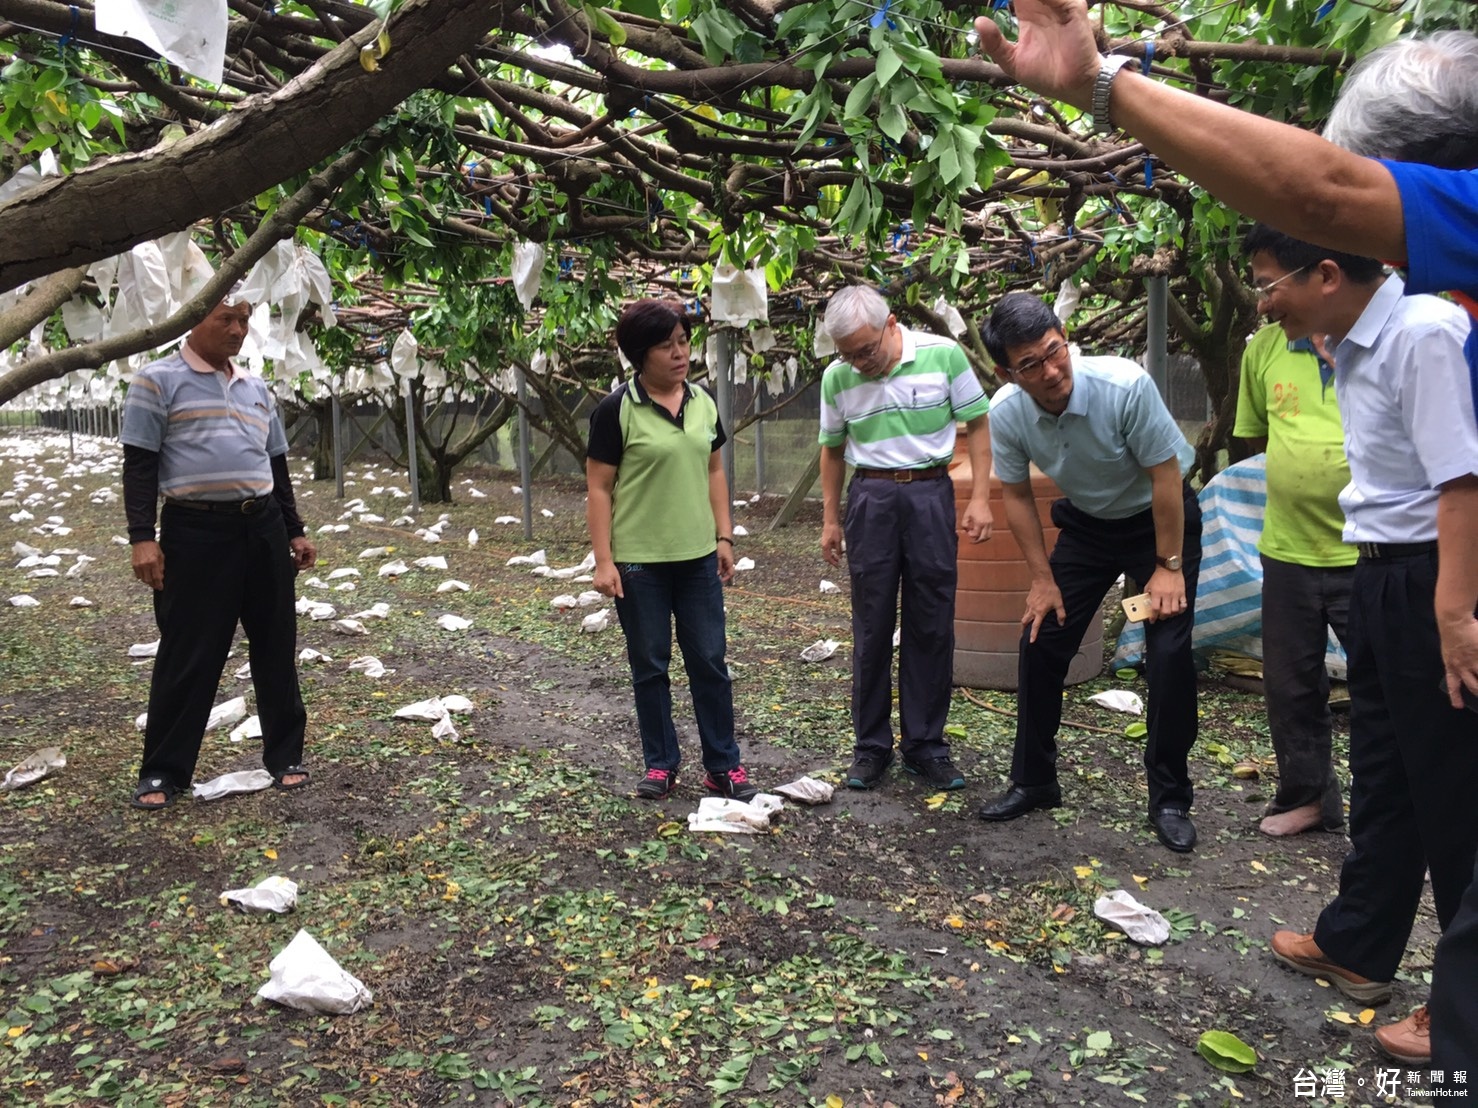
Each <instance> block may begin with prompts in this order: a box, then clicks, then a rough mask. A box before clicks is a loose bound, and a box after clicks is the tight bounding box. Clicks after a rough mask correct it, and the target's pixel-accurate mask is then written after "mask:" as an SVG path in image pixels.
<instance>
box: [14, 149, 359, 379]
mask: <svg viewBox="0 0 1478 1108" xmlns="http://www.w3.org/2000/svg"><path fill="white" fill-rule="evenodd" d="M384 142H385V135H383V134H377V135H373V136H372V137H371V139H370V140H369V141H368V142H367V143H366V144H365V145H364V146H361V147H360V148H359V149H357V150H354V151H352V152H350V153H348V154H345V155H344V156H343V157H342V158H340V159H339V160H338V161H336V162H334V163H333V164H332V165H331V166H329V167H328V168H327V169H325V170H324V171H323V172H321V173H316V174H314V175H313V176H312V177H310V178H309V179H308V181H307V183H306V184H304V185H303V187H302V188H300V189H298V191H297V192H295V193H293V194H292V196H290V197H288V199H286V200H284V201H283V202H282V203H281V204H279V205H278V206H277V210H276V211H275V212H273V213H272V215H271V216H270V217H269V218H268V219H266V220H264V221H263V222H262V225H261V226H260V227H258V228H257V231H256V233H255V234H254V235H252V237H251V238H249V239H247V240H246V242H245V243H244V244H243V245H242V247H241V249H239V250H238V251H236V253H235V254H232V255H231V257H230V258H228V259H226V260H225V261H224V262H222V263H221V268H220V269H218V270H216V273H215V276H213V277H212V278H211V279H210V280H209V281H207V282H206V284H205V287H204V288H202V289H201V290H200V291H199V292H198V293H196V294H195V296H194V298H193V299H191V300H190V301H189V302H188V303H186V304H184V305H182V306H181V307H180V310H179V311H177V312H175V314H174V315H172V316H170V317H169V319H167V320H165V321H164V322H163V323H157V324H150V325H149V326H147V327H141V328H139V329H138V330H137V331H130V332H129V333H128V334H126V335H114V336H113V337H112V338H107V339H101V340H99V341H98V342H92V343H88V344H86V345H84V346H71V347H68V348H67V349H65V350H56V351H53V352H52V353H50V354H44V355H42V356H41V357H39V358H32V359H30V360H29V361H26V362H22V363H21V364H20V365H18V366H16V367H15V368H14V369H13V370H11V371H10V372H9V373H7V374H6V375H5V376H4V377H3V378H0V404H5V403H7V402H8V401H10V400H12V399H14V398H15V397H17V396H19V395H20V394H21V393H23V392H25V391H26V390H27V389H29V388H34V387H35V386H36V385H39V384H42V383H43V382H45V381H51V380H54V379H56V378H58V377H61V376H64V375H65V374H67V373H70V372H71V371H72V370H74V369H97V368H98V367H99V366H101V365H103V364H104V363H106V362H111V361H113V360H114V359H115V358H126V357H128V356H129V355H130V354H137V353H139V352H140V351H143V350H156V349H158V348H159V347H161V346H163V345H164V344H165V343H167V342H169V341H170V340H171V339H175V338H178V337H179V336H180V335H183V334H184V333H185V332H186V331H188V330H189V329H190V328H191V327H193V326H195V324H197V323H199V322H200V321H201V320H202V319H204V318H205V317H206V316H207V315H209V314H210V311H211V309H212V308H214V307H215V306H216V305H217V304H218V303H220V301H221V298H222V297H223V296H225V295H226V293H227V292H228V291H229V290H230V288H231V286H232V285H234V284H235V283H236V282H237V281H239V280H241V278H242V277H244V276H245V275H246V271H247V270H248V269H250V268H251V266H253V265H254V264H255V263H256V262H257V261H258V260H259V259H260V258H262V257H263V256H264V255H265V254H266V253H267V251H268V250H270V249H271V248H272V247H273V246H275V245H276V244H277V242H278V241H279V240H281V239H284V238H287V237H288V236H289V235H291V234H292V233H293V230H294V228H296V227H297V225H298V223H299V222H300V221H301V220H302V219H303V217H304V216H306V215H307V214H308V213H309V212H310V211H311V210H312V209H313V208H315V207H317V206H318V204H320V203H321V202H322V201H323V200H324V199H326V198H327V197H328V196H330V195H331V194H332V193H333V192H334V191H335V190H336V189H338V187H339V186H340V185H342V184H343V183H344V182H345V181H347V180H348V179H349V178H350V177H351V176H353V175H354V174H355V173H357V172H359V170H360V169H362V168H363V167H364V166H365V165H366V164H367V163H368V162H369V161H370V159H371V158H372V157H374V156H375V155H376V154H378V153H379V151H380V147H381V146H382V145H383V144H384Z"/></svg>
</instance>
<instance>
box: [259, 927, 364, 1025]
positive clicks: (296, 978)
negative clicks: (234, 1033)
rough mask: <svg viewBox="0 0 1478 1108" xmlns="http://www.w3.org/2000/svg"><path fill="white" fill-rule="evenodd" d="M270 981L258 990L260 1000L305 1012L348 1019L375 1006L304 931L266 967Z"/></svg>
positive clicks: (350, 974) (349, 976)
mask: <svg viewBox="0 0 1478 1108" xmlns="http://www.w3.org/2000/svg"><path fill="white" fill-rule="evenodd" d="M269 968H270V969H271V970H272V980H270V981H268V982H267V983H266V984H265V985H263V986H262V987H261V988H260V989H258V990H257V996H259V997H261V998H262V999H263V1000H272V1001H276V1002H277V1003H278V1004H283V1005H286V1006H287V1007H289V1008H297V1009H299V1010H300V1011H304V1012H326V1013H328V1014H329V1015H335V1016H347V1015H351V1014H352V1013H354V1012H357V1011H359V1010H360V1009H361V1008H363V1007H365V1006H366V1005H369V1004H371V1003H373V1002H374V999H375V994H374V993H372V992H370V991H369V990H368V989H366V988H365V987H364V985H363V984H361V983H360V981H359V979H358V978H357V977H355V976H354V975H353V974H352V973H349V972H348V971H347V970H345V969H344V968H343V967H342V966H340V965H339V963H338V962H335V961H334V959H333V955H331V954H330V953H329V952H328V951H326V950H324V949H323V947H321V946H319V945H318V940H317V939H315V938H314V937H313V936H312V935H310V934H308V932H306V931H299V932H298V933H297V934H296V935H294V936H293V941H292V942H290V943H288V944H287V946H285V947H283V948H282V952H281V953H280V954H278V955H277V957H276V958H273V959H272V964H271V966H270V967H269Z"/></svg>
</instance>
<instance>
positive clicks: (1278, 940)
mask: <svg viewBox="0 0 1478 1108" xmlns="http://www.w3.org/2000/svg"><path fill="white" fill-rule="evenodd" d="M1272 948H1273V957H1274V958H1276V959H1278V961H1280V962H1282V963H1283V964H1284V965H1285V966H1287V967H1288V968H1289V969H1291V970H1298V972H1299V973H1307V974H1309V975H1310V976H1311V977H1323V978H1326V979H1327V980H1329V981H1331V982H1333V984H1334V987H1335V988H1336V989H1338V990H1339V991H1340V992H1342V993H1344V994H1345V996H1347V997H1349V998H1350V999H1351V1000H1358V1001H1360V1003H1362V1004H1384V1003H1385V1002H1386V1001H1388V1000H1390V999H1391V983H1390V982H1389V981H1372V980H1370V978H1368V977H1361V976H1360V975H1359V974H1358V973H1352V972H1351V971H1350V970H1347V969H1345V968H1344V967H1343V966H1337V965H1335V964H1334V963H1333V962H1331V961H1330V960H1329V959H1328V958H1326V957H1324V952H1323V951H1322V950H1320V949H1319V946H1318V944H1317V943H1315V942H1314V936H1313V935H1300V934H1299V933H1298V932H1297V931H1276V932H1274V933H1273V942H1272Z"/></svg>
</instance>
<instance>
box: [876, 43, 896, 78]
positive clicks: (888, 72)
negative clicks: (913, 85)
mask: <svg viewBox="0 0 1478 1108" xmlns="http://www.w3.org/2000/svg"><path fill="white" fill-rule="evenodd" d="M902 68H903V59H902V58H900V57H899V56H898V52H897V51H896V50H894V49H893V48H892V47H891V46H884V47H883V48H882V49H881V50H880V51H878V67H877V70H876V73H877V79H878V87H879V88H881V87H883V86H884V85H886V84H887V83H888V82H889V81H891V80H892V79H893V75H894V74H895V73H897V72H898V71H899V70H900V69H902Z"/></svg>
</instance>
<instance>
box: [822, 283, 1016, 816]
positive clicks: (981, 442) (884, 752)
mask: <svg viewBox="0 0 1478 1108" xmlns="http://www.w3.org/2000/svg"><path fill="white" fill-rule="evenodd" d="M824 326H825V328H826V333H827V334H828V335H829V336H830V337H831V339H832V341H833V342H834V343H835V344H836V350H837V355H838V357H837V360H836V361H835V362H833V363H832V364H831V365H830V366H828V367H827V369H826V372H825V373H824V374H823V376H822V378H821V495H822V504H823V511H824V516H823V522H822V527H821V552H822V555H823V556H824V557H825V558H826V560H827V562H828V563H830V564H831V565H834V566H835V565H840V564H841V559H842V538H843V535H844V534H845V537H846V554H847V571H848V573H849V575H850V577H851V582H852V727H853V732H854V743H855V745H854V750H853V763H852V768H851V769H850V770H848V771H847V778H846V781H847V786H848V787H849V788H853V789H871V788H876V787H877V786H878V785H879V784H881V783H882V780H883V777H884V775H885V774H886V773H887V770H888V767H889V766H891V765H892V764H893V725H892V721H891V718H890V717H891V715H892V710H893V696H892V684H893V683H892V681H891V675H892V668H893V629H894V626H895V625H896V622H897V616H898V610H899V591H900V586H901V589H902V597H903V605H902V611H903V621H902V631H901V636H900V639H899V644H898V722H899V730H900V732H901V736H900V738H899V742H898V747H899V752H900V753H901V754H902V756H903V768H904V770H905V772H907V773H909V774H911V775H913V776H914V777H917V778H919V779H920V780H922V781H923V782H924V783H925V784H927V785H929V786H930V787H931V788H935V789H960V788H964V786H965V777H964V775H963V774H962V773H960V771H959V769H958V768H957V767H956V766H955V763H954V761H953V759H952V758H951V757H950V752H949V740H948V739H946V738H945V737H944V725H945V721H946V720H947V719H948V717H949V695H950V684H951V679H952V676H953V673H954V641H955V636H954V617H955V585H956V582H957V580H958V576H959V572H958V565H957V562H956V554H957V549H958V545H957V544H958V539H957V538H956V534H955V497H954V483H953V482H952V481H951V480H950V479H949V472H948V471H949V463H950V459H952V458H953V457H954V450H955V437H956V430H955V422H956V421H957V420H964V421H965V427H966V435H967V447H968V450H969V455H970V465H971V472H972V480H973V487H972V490H971V495H970V502H969V504H968V505H967V506H966V508H965V512H964V516H963V518H962V519H961V522H960V529H961V530H963V531H964V532H965V534H966V535H967V536H968V537H969V539H970V541H971V542H983V541H984V540H986V539H988V538H990V532H991V512H990V505H989V504H988V503H987V500H986V497H987V493H988V491H989V489H990V450H989V446H988V444H987V441H986V417H985V413H986V410H987V409H988V408H989V406H990V402H989V400H987V399H986V396H985V390H984V389H982V388H981V386H980V381H979V380H978V379H977V378H976V376H975V372H974V370H973V369H972V368H971V367H970V362H969V360H968V359H967V358H966V357H965V352H964V351H963V350H961V349H960V347H959V344H958V343H956V342H955V341H954V340H952V339H947V338H940V337H938V336H936V335H930V334H926V333H924V332H920V331H912V330H910V329H909V328H907V327H904V326H903V325H902V324H901V323H899V322H898V318H897V317H896V316H894V315H893V314H892V312H890V311H889V310H888V302H887V301H886V300H884V299H883V297H882V296H881V294H879V293H878V292H876V291H875V290H873V289H870V288H867V287H865V286H862V285H852V286H849V287H847V288H844V289H842V290H841V291H840V292H838V293H837V294H836V295H835V296H833V297H832V298H831V302H830V303H829V304H828V305H827V307H826V316H825V322H824ZM848 465H851V466H852V467H853V473H852V484H851V487H850V488H849V489H848V491H847V511H846V517H845V521H844V520H843V516H842V485H843V482H844V479H845V476H846V469H847V466H848Z"/></svg>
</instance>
